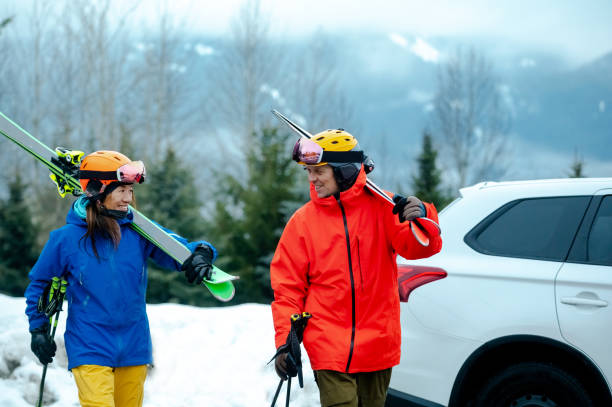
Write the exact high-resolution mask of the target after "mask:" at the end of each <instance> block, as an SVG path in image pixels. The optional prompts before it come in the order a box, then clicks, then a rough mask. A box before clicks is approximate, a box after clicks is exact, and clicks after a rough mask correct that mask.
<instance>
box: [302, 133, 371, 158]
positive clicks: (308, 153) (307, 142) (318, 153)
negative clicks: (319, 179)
mask: <svg viewBox="0 0 612 407" xmlns="http://www.w3.org/2000/svg"><path fill="white" fill-rule="evenodd" d="M292 157H293V160H294V161H296V162H297V163H298V164H303V165H316V164H321V163H326V162H333V163H361V162H363V159H364V155H363V151H324V150H323V147H321V146H320V145H318V144H317V143H315V142H314V141H312V140H311V139H307V138H306V137H300V138H299V139H298V141H297V142H296V143H295V145H294V146H293V156H292Z"/></svg>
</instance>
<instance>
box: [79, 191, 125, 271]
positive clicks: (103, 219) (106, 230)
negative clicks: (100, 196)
mask: <svg viewBox="0 0 612 407" xmlns="http://www.w3.org/2000/svg"><path fill="white" fill-rule="evenodd" d="M86 221H87V232H85V234H84V235H83V236H82V237H81V240H85V239H87V238H90V239H91V247H92V249H93V252H94V255H95V256H96V258H97V259H98V260H99V259H100V256H99V255H98V249H97V248H96V238H97V237H106V238H109V239H111V240H112V241H113V245H114V246H115V249H116V248H117V246H119V241H120V240H121V229H119V224H118V223H117V222H116V221H115V220H114V219H113V218H111V217H109V216H104V215H102V213H100V208H98V205H97V202H95V201H94V202H92V203H91V204H90V205H87V219H86Z"/></svg>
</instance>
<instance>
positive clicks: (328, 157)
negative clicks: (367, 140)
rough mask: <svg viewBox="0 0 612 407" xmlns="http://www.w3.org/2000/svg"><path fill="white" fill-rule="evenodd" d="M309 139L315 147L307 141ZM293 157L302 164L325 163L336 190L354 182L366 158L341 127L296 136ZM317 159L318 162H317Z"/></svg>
mask: <svg viewBox="0 0 612 407" xmlns="http://www.w3.org/2000/svg"><path fill="white" fill-rule="evenodd" d="M313 142H314V144H316V145H317V146H318V147H316V146H314V145H312V144H311V145H308V143H313ZM315 147H316V148H315ZM321 149H322V150H323V151H321ZM317 150H318V151H317ZM293 158H294V160H295V161H297V162H298V164H302V165H313V166H321V165H326V164H329V165H330V166H331V167H332V169H333V171H334V178H335V179H336V182H337V183H338V187H339V188H340V191H345V190H347V189H348V188H350V187H351V186H352V185H353V184H354V182H355V180H356V179H357V176H358V175H359V170H360V169H361V165H362V163H364V161H366V160H368V159H367V157H366V156H365V155H364V153H363V151H361V149H360V148H359V143H358V142H357V139H356V138H355V137H353V136H352V135H351V134H350V133H348V132H347V131H345V130H344V129H336V130H325V131H322V132H320V133H317V134H315V135H314V136H312V138H311V139H310V140H306V141H304V140H302V139H301V140H298V143H296V145H295V147H294V149H293ZM319 160H320V162H317V161H319ZM370 161H371V160H370Z"/></svg>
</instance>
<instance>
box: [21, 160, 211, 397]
mask: <svg viewBox="0 0 612 407" xmlns="http://www.w3.org/2000/svg"><path fill="white" fill-rule="evenodd" d="M79 178H80V182H81V186H82V188H83V191H85V195H83V196H81V197H80V198H79V199H77V200H76V201H75V203H74V204H73V206H72V208H71V209H70V211H69V212H68V215H67V218H66V225H64V226H63V227H61V228H59V229H57V230H54V231H53V232H51V235H50V237H49V241H48V242H47V244H46V245H45V247H44V249H43V251H42V253H41V254H40V257H39V258H38V261H37V262H36V264H35V265H34V267H33V268H32V270H31V272H30V274H29V277H30V280H31V282H30V284H29V286H28V288H27V289H26V293H25V295H26V303H27V306H26V314H27V316H28V318H29V323H30V333H31V334H32V343H31V348H32V351H33V352H34V353H35V354H36V356H37V357H38V359H39V360H40V362H41V363H43V364H45V363H50V362H51V361H52V358H53V356H55V351H56V345H55V342H54V341H53V340H52V339H50V338H49V336H48V332H49V320H48V318H46V317H45V315H44V313H40V312H38V310H37V303H38V299H39V297H40V296H41V295H42V294H43V292H44V291H45V288H46V287H47V286H48V285H49V282H50V281H51V279H52V278H53V277H54V276H62V277H63V278H64V279H65V280H67V281H68V288H67V290H66V299H67V301H68V317H67V321H66V332H65V334H64V339H65V343H66V352H67V354H68V369H70V370H71V371H72V373H73V375H74V378H75V381H76V384H77V387H78V391H79V400H80V402H81V405H82V406H94V405H95V406H116V407H127V406H129V407H132V406H141V405H142V400H143V388H144V381H145V377H146V372H147V365H148V364H151V363H152V362H153V360H152V349H151V335H150V332H149V321H148V319H147V314H146V301H145V300H146V298H145V297H146V288H147V259H148V258H152V259H153V260H154V261H155V262H156V263H157V264H158V265H160V266H161V267H164V268H167V269H171V270H177V271H179V270H183V271H185V275H186V277H187V279H188V281H189V282H192V283H196V284H200V283H201V282H202V279H203V278H208V277H210V272H211V270H212V262H213V261H214V259H215V258H216V250H215V248H214V247H213V246H212V245H211V244H210V243H207V242H192V243H188V242H187V241H186V240H185V239H184V238H182V237H179V236H176V235H174V236H175V238H176V239H177V240H179V241H180V242H181V243H183V244H185V245H186V246H187V247H189V248H190V249H191V250H192V252H193V253H192V255H191V257H190V258H188V259H187V261H185V263H184V264H183V266H182V268H181V266H180V264H179V263H177V262H176V261H174V260H173V259H172V258H171V257H170V256H168V255H167V254H165V253H164V252H163V251H162V250H160V249H159V248H157V247H156V246H154V245H153V244H152V243H150V242H149V241H148V240H146V239H145V238H143V237H142V236H140V235H139V234H138V233H136V232H135V231H134V230H133V229H132V228H130V227H129V224H130V223H131V221H132V213H131V211H130V210H129V206H128V205H129V204H130V203H131V202H132V200H133V188H134V184H135V183H142V182H143V181H144V178H145V168H144V164H143V163H142V162H141V161H131V160H130V159H129V158H127V157H126V156H125V155H123V154H121V153H118V152H115V151H96V152H94V153H92V154H90V155H88V156H86V157H85V158H84V159H83V160H82V162H81V166H80V171H79Z"/></svg>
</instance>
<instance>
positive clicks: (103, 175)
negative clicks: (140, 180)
mask: <svg viewBox="0 0 612 407" xmlns="http://www.w3.org/2000/svg"><path fill="white" fill-rule="evenodd" d="M77 178H78V179H99V180H104V181H117V171H89V170H79V171H77Z"/></svg>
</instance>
